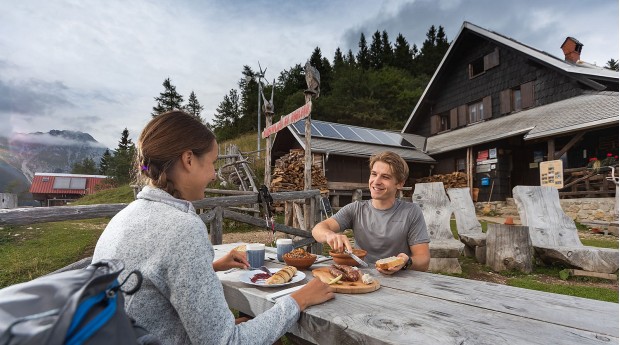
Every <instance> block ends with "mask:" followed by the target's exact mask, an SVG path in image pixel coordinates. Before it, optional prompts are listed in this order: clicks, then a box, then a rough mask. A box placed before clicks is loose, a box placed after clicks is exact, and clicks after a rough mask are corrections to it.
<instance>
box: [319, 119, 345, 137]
mask: <svg viewBox="0 0 620 345" xmlns="http://www.w3.org/2000/svg"><path fill="white" fill-rule="evenodd" d="M312 125H313V126H315V127H316V128H317V129H318V130H319V132H321V135H322V136H324V137H327V138H334V139H343V136H342V135H340V133H338V131H337V130H335V129H334V127H332V125H331V124H329V123H323V122H316V121H315V122H312Z"/></svg>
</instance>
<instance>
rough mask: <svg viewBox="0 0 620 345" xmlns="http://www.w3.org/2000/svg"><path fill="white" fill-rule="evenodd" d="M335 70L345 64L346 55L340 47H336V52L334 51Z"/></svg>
mask: <svg viewBox="0 0 620 345" xmlns="http://www.w3.org/2000/svg"><path fill="white" fill-rule="evenodd" d="M333 65H334V70H336V69H338V68H340V67H342V66H343V65H344V56H343V55H342V51H341V50H340V47H338V48H336V52H335V53H334V64H333Z"/></svg>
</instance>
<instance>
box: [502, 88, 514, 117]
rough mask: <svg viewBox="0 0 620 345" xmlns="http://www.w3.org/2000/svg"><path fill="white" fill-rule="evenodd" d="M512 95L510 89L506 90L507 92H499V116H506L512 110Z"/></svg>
mask: <svg viewBox="0 0 620 345" xmlns="http://www.w3.org/2000/svg"><path fill="white" fill-rule="evenodd" d="M511 95H512V90H511V89H507V90H503V91H500V93H499V113H500V114H501V115H504V114H508V113H509V112H510V111H511V110H512V109H511V104H512V102H511V97H510V96H511Z"/></svg>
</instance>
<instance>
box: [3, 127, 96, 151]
mask: <svg viewBox="0 0 620 345" xmlns="http://www.w3.org/2000/svg"><path fill="white" fill-rule="evenodd" d="M56 134H57V135H52V134H50V133H41V132H36V133H28V134H25V133H14V134H13V135H12V136H11V138H10V143H11V144H15V143H21V144H42V145H54V146H88V147H99V148H101V147H105V145H102V144H101V143H98V142H96V141H91V140H94V139H93V138H92V137H91V136H89V135H86V134H85V133H81V132H72V131H65V133H64V134H65V135H67V136H69V137H66V136H63V134H61V133H56ZM71 136H74V138H71Z"/></svg>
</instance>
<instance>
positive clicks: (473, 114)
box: [469, 102, 484, 123]
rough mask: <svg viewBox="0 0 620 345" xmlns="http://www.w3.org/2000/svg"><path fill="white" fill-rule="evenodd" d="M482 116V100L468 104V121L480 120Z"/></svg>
mask: <svg viewBox="0 0 620 345" xmlns="http://www.w3.org/2000/svg"><path fill="white" fill-rule="evenodd" d="M483 118H484V104H483V102H476V103H474V104H470V105H469V123H474V122H478V121H482V119H483Z"/></svg>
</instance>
